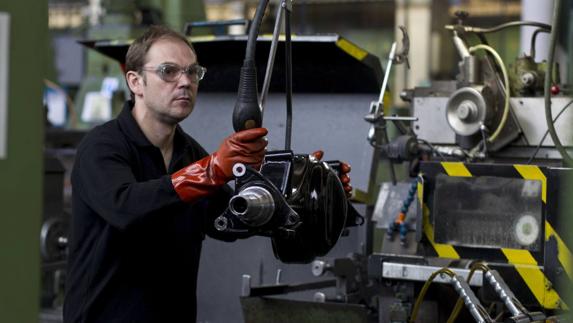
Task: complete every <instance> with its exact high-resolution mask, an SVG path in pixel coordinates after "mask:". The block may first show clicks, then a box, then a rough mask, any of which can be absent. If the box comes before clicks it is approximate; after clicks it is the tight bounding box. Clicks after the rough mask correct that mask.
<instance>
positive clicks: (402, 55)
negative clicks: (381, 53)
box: [394, 26, 410, 69]
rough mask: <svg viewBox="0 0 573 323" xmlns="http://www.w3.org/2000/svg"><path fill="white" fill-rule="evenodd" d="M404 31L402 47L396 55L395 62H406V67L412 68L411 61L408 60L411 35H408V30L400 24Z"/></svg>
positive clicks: (401, 29)
mask: <svg viewBox="0 0 573 323" xmlns="http://www.w3.org/2000/svg"><path fill="white" fill-rule="evenodd" d="M398 28H400V31H402V49H401V50H400V51H399V52H398V53H397V54H395V55H394V64H396V65H398V64H402V63H406V67H407V68H408V69H410V61H408V53H409V52H410V37H408V30H406V27H404V26H398Z"/></svg>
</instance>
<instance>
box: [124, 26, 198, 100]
mask: <svg viewBox="0 0 573 323" xmlns="http://www.w3.org/2000/svg"><path fill="white" fill-rule="evenodd" d="M161 39H173V40H180V41H182V42H183V43H185V44H187V46H189V48H191V50H192V51H193V53H195V49H194V48H193V45H191V42H189V40H187V38H185V36H183V35H182V34H180V33H178V32H176V31H174V30H172V29H169V28H168V27H166V26H162V25H152V26H151V27H149V29H147V31H145V33H143V35H141V36H139V37H138V38H137V39H135V40H134V41H133V43H132V44H131V45H130V46H129V49H128V50H127V54H126V55H125V72H126V73H127V72H129V71H134V72H137V73H140V72H141V70H142V68H143V66H144V65H145V63H146V62H145V57H146V55H147V52H148V51H149V48H151V46H152V45H153V44H154V43H155V42H156V41H158V40H161ZM128 88H129V85H128ZM130 92H131V90H130ZM131 99H132V100H133V99H134V96H133V93H131Z"/></svg>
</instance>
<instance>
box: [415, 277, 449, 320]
mask: <svg viewBox="0 0 573 323" xmlns="http://www.w3.org/2000/svg"><path fill="white" fill-rule="evenodd" d="M440 274H446V275H448V276H450V277H455V275H456V273H454V272H453V271H452V270H451V269H449V268H446V267H444V268H442V269H440V270H437V271H435V272H434V273H432V274H431V275H430V277H429V278H428V280H426V283H424V286H423V287H422V290H421V291H420V293H419V294H418V298H417V299H416V303H414V308H413V309H412V314H411V315H410V323H415V322H416V317H417V316H418V311H419V310H420V306H421V305H422V301H423V300H424V297H425V296H426V293H427V292H428V288H430V285H431V284H432V281H433V280H434V279H435V278H436V276H438V275H440Z"/></svg>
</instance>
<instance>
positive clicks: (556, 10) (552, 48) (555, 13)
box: [544, 0, 573, 165]
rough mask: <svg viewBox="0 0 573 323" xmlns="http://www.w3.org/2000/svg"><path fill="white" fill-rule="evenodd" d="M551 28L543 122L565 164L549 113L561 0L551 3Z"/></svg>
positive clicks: (566, 157) (566, 156)
mask: <svg viewBox="0 0 573 323" xmlns="http://www.w3.org/2000/svg"><path fill="white" fill-rule="evenodd" d="M553 6H554V7H553V28H551V34H550V38H549V54H548V57H547V69H546V70H545V82H544V83H545V86H544V90H545V122H546V123H547V129H548V130H549V135H550V136H551V139H552V140H553V143H554V144H555V148H557V150H558V151H559V153H560V154H561V157H563V161H564V162H565V164H567V165H571V164H573V160H572V159H571V156H569V154H568V153H567V150H565V147H563V144H561V141H560V140H559V137H558V136H557V132H556V131H555V126H554V125H553V116H552V114H551V81H552V80H553V78H552V75H553V56H555V47H556V45H557V36H558V34H557V33H558V31H559V16H560V14H561V12H560V11H561V0H555V2H554V3H553Z"/></svg>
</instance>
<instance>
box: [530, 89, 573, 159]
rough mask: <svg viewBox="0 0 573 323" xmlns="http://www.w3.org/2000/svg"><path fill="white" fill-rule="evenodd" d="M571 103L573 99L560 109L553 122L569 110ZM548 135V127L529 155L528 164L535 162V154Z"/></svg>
mask: <svg viewBox="0 0 573 323" xmlns="http://www.w3.org/2000/svg"><path fill="white" fill-rule="evenodd" d="M571 104H573V100H571V101H569V103H567V104H566V105H565V106H564V107H563V108H561V111H559V113H558V114H557V115H556V116H555V118H554V119H553V123H555V122H556V121H557V119H559V117H560V116H561V115H562V114H563V113H564V112H565V110H567V108H568V107H570V106H571ZM547 135H549V129H547V131H545V134H544V135H543V137H542V138H541V141H540V142H539V144H538V145H537V147H535V151H534V152H533V155H531V157H529V160H528V161H527V164H528V165H529V164H531V162H533V159H535V156H537V153H538V152H539V150H540V149H541V146H542V145H543V142H544V141H545V139H546V138H547Z"/></svg>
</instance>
